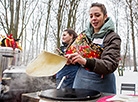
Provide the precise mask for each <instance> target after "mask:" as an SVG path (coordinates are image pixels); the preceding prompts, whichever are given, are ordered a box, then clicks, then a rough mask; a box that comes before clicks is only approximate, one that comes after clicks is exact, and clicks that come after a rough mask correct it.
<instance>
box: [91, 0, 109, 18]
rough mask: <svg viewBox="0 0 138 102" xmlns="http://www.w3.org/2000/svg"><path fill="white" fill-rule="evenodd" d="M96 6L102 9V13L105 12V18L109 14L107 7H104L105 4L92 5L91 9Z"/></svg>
mask: <svg viewBox="0 0 138 102" xmlns="http://www.w3.org/2000/svg"><path fill="white" fill-rule="evenodd" d="M94 6H97V7H99V8H100V9H101V11H102V12H103V14H104V16H105V15H106V14H107V11H106V7H105V6H104V4H101V3H97V2H96V3H92V4H91V6H90V8H92V7H94Z"/></svg>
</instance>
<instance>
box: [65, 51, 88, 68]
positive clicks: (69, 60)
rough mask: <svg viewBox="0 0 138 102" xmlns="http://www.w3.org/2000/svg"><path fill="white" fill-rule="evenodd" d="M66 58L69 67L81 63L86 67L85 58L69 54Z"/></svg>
mask: <svg viewBox="0 0 138 102" xmlns="http://www.w3.org/2000/svg"><path fill="white" fill-rule="evenodd" d="M65 57H66V58H67V63H66V64H67V65H69V64H75V63H79V64H81V65H85V64H86V59H85V58H83V57H82V56H81V55H80V54H78V53H73V54H67V55H65Z"/></svg>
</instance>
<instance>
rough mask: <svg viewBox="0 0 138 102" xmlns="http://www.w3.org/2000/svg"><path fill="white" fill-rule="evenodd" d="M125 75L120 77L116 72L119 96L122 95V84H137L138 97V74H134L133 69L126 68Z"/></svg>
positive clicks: (124, 92) (127, 92)
mask: <svg viewBox="0 0 138 102" xmlns="http://www.w3.org/2000/svg"><path fill="white" fill-rule="evenodd" d="M123 74H124V75H123V76H119V74H118V71H117V70H116V71H115V76H116V89H117V94H120V89H121V83H134V84H136V95H138V72H134V71H133V68H132V69H131V70H129V69H127V68H126V69H125V70H124V72H123ZM122 94H134V92H132V91H122Z"/></svg>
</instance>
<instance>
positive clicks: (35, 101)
mask: <svg viewBox="0 0 138 102" xmlns="http://www.w3.org/2000/svg"><path fill="white" fill-rule="evenodd" d="M39 94H40V92H33V93H25V94H22V101H21V102H39V101H40V97H39V96H38V95H39ZM111 95H114V94H111V93H101V96H100V97H99V98H97V99H94V100H85V101H81V102H96V101H97V100H99V99H100V98H102V97H105V96H111ZM41 99H42V98H41ZM44 100H45V102H49V101H53V100H52V99H44ZM54 102H65V101H59V100H54Z"/></svg>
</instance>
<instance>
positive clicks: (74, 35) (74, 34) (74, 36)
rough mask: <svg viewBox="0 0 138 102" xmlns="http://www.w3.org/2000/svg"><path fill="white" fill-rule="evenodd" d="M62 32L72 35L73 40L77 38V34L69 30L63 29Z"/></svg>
mask: <svg viewBox="0 0 138 102" xmlns="http://www.w3.org/2000/svg"><path fill="white" fill-rule="evenodd" d="M64 31H67V32H68V33H69V35H71V34H73V39H75V38H77V36H78V35H77V33H76V32H75V31H74V30H73V29H71V28H69V29H65V30H64Z"/></svg>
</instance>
